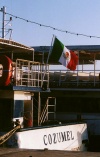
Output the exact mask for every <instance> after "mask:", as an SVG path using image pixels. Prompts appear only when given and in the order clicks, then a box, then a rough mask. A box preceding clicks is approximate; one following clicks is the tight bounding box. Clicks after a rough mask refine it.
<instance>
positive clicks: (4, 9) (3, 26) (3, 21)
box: [2, 6, 6, 38]
mask: <svg viewBox="0 0 100 157" xmlns="http://www.w3.org/2000/svg"><path fill="white" fill-rule="evenodd" d="M2 12H3V19H2V38H5V12H6V8H5V7H4V6H3V8H2Z"/></svg>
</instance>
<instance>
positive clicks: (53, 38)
mask: <svg viewBox="0 0 100 157" xmlns="http://www.w3.org/2000/svg"><path fill="white" fill-rule="evenodd" d="M54 40H55V35H53V37H52V40H51V46H50V49H49V54H48V58H47V64H48V61H49V57H50V53H51V50H52V45H53V42H54Z"/></svg>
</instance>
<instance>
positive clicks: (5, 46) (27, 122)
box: [0, 38, 95, 151]
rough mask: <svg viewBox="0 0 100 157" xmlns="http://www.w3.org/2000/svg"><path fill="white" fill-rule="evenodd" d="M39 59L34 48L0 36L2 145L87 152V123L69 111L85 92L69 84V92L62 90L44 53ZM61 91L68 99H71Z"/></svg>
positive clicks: (0, 136)
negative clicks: (52, 78) (71, 102)
mask: <svg viewBox="0 0 100 157" xmlns="http://www.w3.org/2000/svg"><path fill="white" fill-rule="evenodd" d="M37 55H38V57H37ZM40 58H41V55H40V53H39V51H38V53H37V52H36V51H35V49H34V48H32V47H28V46H26V45H23V44H20V43H18V42H15V41H12V40H7V39H3V38H0V146H1V147H7V148H19V149H20V148H22V149H38V150H44V149H49V150H68V151H87V144H88V129H87V122H83V121H79V119H75V115H74V114H73V115H72V114H69V113H67V112H70V111H71V110H70V109H72V112H73V105H72V104H71V105H70V106H69V102H70V101H73V102H74V100H75V98H76V97H77V102H78V101H80V100H79V99H78V96H79V95H80V98H81V97H82V98H83V97H84V96H82V95H84V94H83V92H84V90H82V88H80V89H79V88H78V89H77V90H76V88H74V89H73V90H72V88H71V89H70V88H67V87H66V89H67V91H65V87H64V88H63V89H64V90H61V89H62V88H60V90H59V88H58V86H57V88H56V86H55V84H53V85H52V86H51V84H52V83H55V81H54V82H52V81H51V72H50V71H49V64H46V63H45V62H44V60H43V55H42V60H41V59H40ZM37 59H38V60H39V61H37ZM56 76H57V75H56ZM64 82H65V83H66V81H64ZM56 83H57V84H58V82H56ZM61 84H62V83H61ZM62 86H66V84H65V85H63V84H62ZM77 92H78V93H79V95H78V96H77V94H76V95H75V93H77ZM86 92H88V90H87V89H86ZM92 92H95V91H94V90H93V89H92ZM61 93H63V95H65V96H66V97H67V103H66V101H65V100H64V99H65V98H63V97H62V94H61ZM73 93H74V94H73ZM60 94H61V96H60ZM85 95H86V94H85ZM71 96H72V97H71ZM86 97H87V96H86ZM93 97H94V95H93ZM62 99H63V101H62ZM65 105H66V107H65ZM75 105H77V104H75ZM78 105H80V104H79V103H78ZM84 105H85V103H84ZM64 108H65V109H64ZM66 108H67V110H66ZM74 109H75V111H76V110H77V109H76V107H75V108H74ZM62 111H64V114H63V112H62ZM77 112H78V114H79V115H80V112H79V110H77ZM72 118H73V119H72ZM81 118H82V117H81ZM71 120H73V121H71Z"/></svg>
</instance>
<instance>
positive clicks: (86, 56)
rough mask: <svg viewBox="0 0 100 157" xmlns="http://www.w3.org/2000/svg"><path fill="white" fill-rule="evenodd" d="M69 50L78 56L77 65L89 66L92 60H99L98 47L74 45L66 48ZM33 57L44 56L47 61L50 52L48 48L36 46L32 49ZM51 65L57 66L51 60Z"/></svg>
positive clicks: (99, 50) (99, 52) (99, 49)
mask: <svg viewBox="0 0 100 157" xmlns="http://www.w3.org/2000/svg"><path fill="white" fill-rule="evenodd" d="M66 47H67V48H68V49H69V50H72V51H76V52H77V54H78V55H79V64H83V63H84V64H91V63H92V61H94V60H100V45H76V46H66ZM34 50H35V55H40V56H41V55H44V59H45V60H46V59H47V56H48V53H49V51H50V46H37V47H34ZM51 60H52V61H51V64H59V63H56V61H55V60H54V59H53V58H52V59H51Z"/></svg>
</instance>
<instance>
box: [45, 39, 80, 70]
mask: <svg viewBox="0 0 100 157" xmlns="http://www.w3.org/2000/svg"><path fill="white" fill-rule="evenodd" d="M50 60H52V62H53V61H54V62H55V61H58V62H60V63H61V64H62V65H63V66H65V67H66V68H68V69H70V70H75V69H76V65H77V64H78V56H77V55H76V54H75V53H74V52H73V51H71V50H69V49H67V48H66V47H65V46H64V45H63V43H62V42H61V41H59V40H58V39H57V38H56V37H55V39H54V42H53V47H52V50H51V53H50V56H49V60H48V62H49V61H50Z"/></svg>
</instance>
